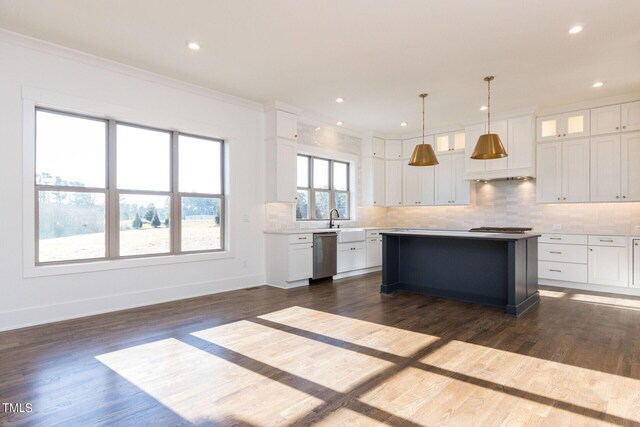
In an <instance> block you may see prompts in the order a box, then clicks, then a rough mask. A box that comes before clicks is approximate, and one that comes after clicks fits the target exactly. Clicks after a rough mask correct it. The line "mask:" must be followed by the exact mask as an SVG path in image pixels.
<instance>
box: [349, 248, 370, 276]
mask: <svg viewBox="0 0 640 427" xmlns="http://www.w3.org/2000/svg"><path fill="white" fill-rule="evenodd" d="M351 267H352V270H361V269H363V268H366V267H367V251H366V249H365V244H364V242H362V243H358V244H357V245H356V246H355V249H354V251H353V264H352V266H351Z"/></svg>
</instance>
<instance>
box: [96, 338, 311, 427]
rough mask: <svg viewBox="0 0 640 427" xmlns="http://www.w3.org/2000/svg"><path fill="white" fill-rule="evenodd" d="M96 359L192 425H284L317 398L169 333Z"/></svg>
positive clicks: (305, 410)
mask: <svg viewBox="0 0 640 427" xmlns="http://www.w3.org/2000/svg"><path fill="white" fill-rule="evenodd" d="M96 359H98V360H99V361H100V362H102V363H103V364H104V365H106V366H107V367H109V368H110V369H112V370H113V371H115V372H116V373H117V374H119V375H120V376H122V377H123V378H125V379H126V380H128V381H129V382H131V383H133V384H134V385H135V386H137V387H138V388H140V389H141V390H142V391H144V392H145V393H147V394H148V395H149V396H151V397H153V398H155V399H156V400H158V401H159V402H160V403H162V404H163V405H164V406H166V407H167V408H169V409H170V410H172V411H173V412H175V413H176V414H178V415H179V416H181V417H182V418H184V419H185V420H187V421H189V422H192V423H195V424H199V423H203V422H215V423H226V422H230V421H233V420H244V421H245V422H249V423H252V424H255V425H261V424H262V423H263V421H264V420H265V419H270V420H273V424H287V423H289V422H292V421H293V420H295V419H297V418H299V417H302V416H304V415H306V414H308V413H309V411H312V410H313V409H314V408H316V407H317V406H318V405H319V404H321V403H322V400H320V399H318V398H316V397H313V396H310V395H308V394H307V393H304V392H302V391H299V390H296V389H294V388H291V387H288V386H286V385H284V384H281V383H279V382H277V381H274V380H271V379H268V378H265V377H264V376H263V375H260V374H257V373H255V372H253V371H251V370H248V369H245V368H242V367H240V366H238V365H236V364H234V363H231V362H228V361H226V360H224V359H222V358H219V357H217V356H214V355H212V354H209V353H207V352H205V351H202V350H199V349H197V348H195V347H193V346H191V345H188V344H185V343H183V342H181V341H178V340H176V339H173V338H169V339H165V340H161V341H156V342H152V343H148V344H142V345H139V346H135V347H131V348H127V349H124V350H119V351H115V352H112V353H106V354H102V355H99V356H96ZM267 397H268V398H267ZM225 420H226V421H225Z"/></svg>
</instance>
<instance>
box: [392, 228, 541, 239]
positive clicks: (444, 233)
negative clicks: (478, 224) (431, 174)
mask: <svg viewBox="0 0 640 427" xmlns="http://www.w3.org/2000/svg"><path fill="white" fill-rule="evenodd" d="M384 234H388V235H391V236H425V237H453V238H461V239H482V240H487V239H488V240H521V239H530V238H533V237H536V238H537V237H540V234H538V233H531V232H528V233H524V234H517V233H514V234H510V233H484V232H476V231H463V230H425V229H409V230H407V229H405V230H400V231H389V232H385V233H384Z"/></svg>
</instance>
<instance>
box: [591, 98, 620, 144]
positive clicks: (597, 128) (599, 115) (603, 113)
mask: <svg viewBox="0 0 640 427" xmlns="http://www.w3.org/2000/svg"><path fill="white" fill-rule="evenodd" d="M618 131H620V105H619V104H618V105H608V106H606V107H600V108H593V109H592V110H591V135H592V136H594V135H604V134H607V133H615V132H618Z"/></svg>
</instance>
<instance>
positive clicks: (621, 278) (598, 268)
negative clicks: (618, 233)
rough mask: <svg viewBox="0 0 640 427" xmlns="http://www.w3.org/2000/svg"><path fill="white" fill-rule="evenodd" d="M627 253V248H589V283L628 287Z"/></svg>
mask: <svg viewBox="0 0 640 427" xmlns="http://www.w3.org/2000/svg"><path fill="white" fill-rule="evenodd" d="M628 256H629V253H628V251H627V248H622V247H614V246H589V283H591V284H593V285H609V286H628V285H629V262H628Z"/></svg>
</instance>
